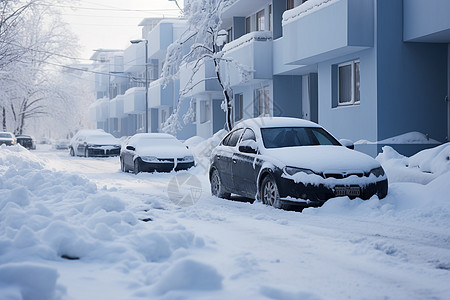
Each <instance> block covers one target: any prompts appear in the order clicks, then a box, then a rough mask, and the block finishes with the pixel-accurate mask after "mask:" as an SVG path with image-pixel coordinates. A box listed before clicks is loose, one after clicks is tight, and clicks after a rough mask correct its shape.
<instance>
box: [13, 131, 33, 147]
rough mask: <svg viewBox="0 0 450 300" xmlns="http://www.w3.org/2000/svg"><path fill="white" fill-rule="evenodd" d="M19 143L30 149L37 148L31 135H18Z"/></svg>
mask: <svg viewBox="0 0 450 300" xmlns="http://www.w3.org/2000/svg"><path fill="white" fill-rule="evenodd" d="M16 139H17V143H18V144H20V145H22V147H24V148H26V149H29V150H36V142H35V141H34V139H33V138H32V137H31V136H29V135H23V134H22V135H16Z"/></svg>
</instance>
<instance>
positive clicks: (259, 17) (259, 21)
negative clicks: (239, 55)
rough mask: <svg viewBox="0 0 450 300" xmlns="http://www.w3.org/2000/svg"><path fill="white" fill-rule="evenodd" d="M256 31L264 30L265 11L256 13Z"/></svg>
mask: <svg viewBox="0 0 450 300" xmlns="http://www.w3.org/2000/svg"><path fill="white" fill-rule="evenodd" d="M255 16H256V31H264V30H266V24H265V22H266V11H265V9H261V10H260V11H258V12H257V13H256V15H255Z"/></svg>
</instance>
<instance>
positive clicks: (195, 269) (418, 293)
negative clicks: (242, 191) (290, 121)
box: [0, 140, 450, 300]
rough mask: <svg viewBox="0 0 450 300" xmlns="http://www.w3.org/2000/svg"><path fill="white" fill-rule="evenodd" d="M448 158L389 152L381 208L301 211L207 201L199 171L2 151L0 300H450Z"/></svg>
mask: <svg viewBox="0 0 450 300" xmlns="http://www.w3.org/2000/svg"><path fill="white" fill-rule="evenodd" d="M199 142H200V141H198V140H197V141H195V143H197V144H198V143H199ZM449 156H450V146H449V145H444V146H441V147H438V148H435V149H432V150H431V151H428V152H424V153H420V154H419V155H416V156H415V157H411V158H406V157H402V156H400V155H399V154H398V153H396V152H394V151H393V150H392V149H390V148H388V147H386V148H385V149H384V151H383V153H382V154H380V155H379V157H378V160H380V161H381V162H382V163H383V166H384V167H385V169H386V171H387V174H388V178H389V180H390V192H389V194H388V196H387V197H386V198H385V199H383V200H381V201H380V200H378V199H377V198H376V197H374V198H372V199H370V200H368V201H361V200H358V199H356V200H349V199H348V198H346V197H342V198H337V199H333V200H330V201H328V202H327V203H326V204H325V205H324V206H323V207H322V208H311V209H306V210H304V211H303V213H298V212H289V211H283V210H277V209H273V208H271V207H267V206H264V205H262V204H261V203H259V202H255V203H253V204H251V203H248V202H245V201H242V199H235V200H241V201H228V200H223V199H218V198H215V197H212V196H210V193H209V182H208V179H207V176H206V173H205V171H204V169H203V168H202V166H203V165H204V163H200V164H199V166H198V167H196V168H194V169H192V170H190V171H189V172H180V173H178V174H175V173H169V174H144V173H141V174H139V175H137V176H136V175H133V174H125V173H121V172H120V170H119V159H118V158H106V159H95V158H81V157H70V156H69V155H68V153H66V152H61V151H54V150H51V149H49V148H46V147H43V146H41V147H40V148H38V150H37V151H32V152H29V151H27V150H25V149H23V148H21V147H5V146H2V147H0V195H1V198H0V299H2V300H18V299H24V300H52V299H76V300H78V299H80V300H85V299H96V300H102V299H108V300H114V299H117V300H124V299H450V285H449V283H450V230H449V229H450V184H449V183H450V172H449V170H450V159H449Z"/></svg>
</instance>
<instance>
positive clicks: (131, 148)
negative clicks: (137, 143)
mask: <svg viewBox="0 0 450 300" xmlns="http://www.w3.org/2000/svg"><path fill="white" fill-rule="evenodd" d="M126 149H127V150H130V151H136V148H134V147H133V146H129V145H128V146H127V147H126Z"/></svg>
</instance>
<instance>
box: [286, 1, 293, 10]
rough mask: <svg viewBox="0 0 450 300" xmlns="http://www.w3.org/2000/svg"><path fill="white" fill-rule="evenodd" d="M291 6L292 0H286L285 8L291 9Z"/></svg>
mask: <svg viewBox="0 0 450 300" xmlns="http://www.w3.org/2000/svg"><path fill="white" fill-rule="evenodd" d="M293 8H294V0H287V1H286V9H293Z"/></svg>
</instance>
